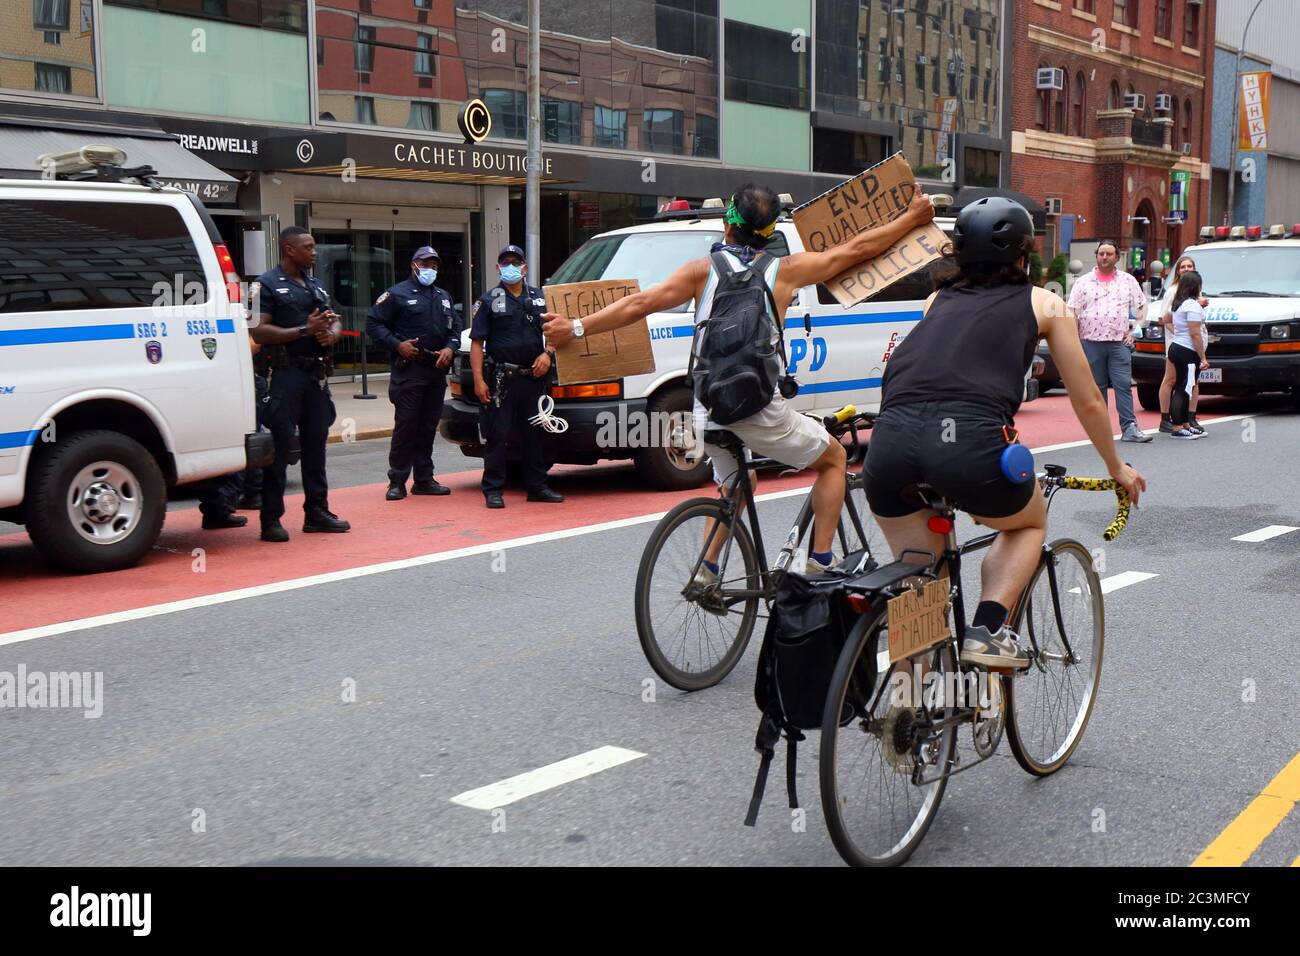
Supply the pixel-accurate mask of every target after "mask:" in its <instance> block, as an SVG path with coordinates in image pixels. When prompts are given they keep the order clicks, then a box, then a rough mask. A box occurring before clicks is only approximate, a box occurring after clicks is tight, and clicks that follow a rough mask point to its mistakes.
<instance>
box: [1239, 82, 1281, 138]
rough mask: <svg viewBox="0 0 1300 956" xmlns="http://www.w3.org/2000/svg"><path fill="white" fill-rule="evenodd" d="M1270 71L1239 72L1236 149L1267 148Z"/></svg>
mask: <svg viewBox="0 0 1300 956" xmlns="http://www.w3.org/2000/svg"><path fill="white" fill-rule="evenodd" d="M1272 83H1273V74H1272V73H1243V74H1241V115H1240V116H1239V117H1238V137H1237V148H1238V149H1268V100H1269V93H1270V91H1271V89H1272Z"/></svg>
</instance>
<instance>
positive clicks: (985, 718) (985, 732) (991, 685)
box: [971, 674, 1007, 757]
mask: <svg viewBox="0 0 1300 956" xmlns="http://www.w3.org/2000/svg"><path fill="white" fill-rule="evenodd" d="M981 696H984V695H981ZM987 700H988V704H989V706H988V707H984V706H982V705H983V704H984V700H981V701H979V704H980V705H981V706H977V707H976V708H975V714H974V717H973V718H972V719H971V738H972V741H971V742H972V744H973V745H974V747H975V753H976V754H978V755H979V756H981V757H991V756H992V755H993V754H994V753H995V752H996V751H997V749H998V744H1000V743H1002V733H1003V731H1004V730H1006V726H1007V706H1006V698H1005V697H1004V696H1003V694H1002V678H1001V677H1000V676H999V675H997V674H989V679H988V694H987Z"/></svg>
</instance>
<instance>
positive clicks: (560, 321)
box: [542, 259, 709, 348]
mask: <svg viewBox="0 0 1300 956" xmlns="http://www.w3.org/2000/svg"><path fill="white" fill-rule="evenodd" d="M708 274H709V264H708V262H707V261H706V260H704V259H696V260H695V261H693V262H688V263H686V265H684V266H682V267H681V268H680V269H678V270H677V271H676V272H674V273H673V274H672V275H670V276H669V277H668V278H667V279H665V280H664V281H663V282H660V283H659V284H658V285H656V286H652V287H651V288H649V289H646V290H645V291H644V292H638V293H636V294H635V295H629V296H627V297H625V298H622V299H619V300H618V301H617V302H613V303H610V304H609V305H607V306H605V308H603V309H601V310H600V311H599V312H595V313H593V314H592V315H589V316H587V318H585V319H583V320H582V327H583V333H584V334H585V335H592V334H594V333H596V332H608V331H610V330H611V329H621V328H622V327H623V326H625V325H631V324H632V323H633V322H636V321H639V320H641V319H644V318H645V317H646V316H647V315H651V314H653V313H655V312H664V311H666V310H668V309H672V308H676V307H677V306H679V305H683V304H685V303H687V302H690V301H691V299H693V298H695V297H696V296H697V295H698V293H699V290H700V289H701V288H702V287H703V285H704V282H705V280H706V279H707V278H708ZM542 318H544V319H545V320H546V324H545V325H543V326H542V331H543V332H545V333H546V341H547V343H548V344H549V346H550V347H552V348H557V347H559V346H561V345H567V344H568V343H569V342H571V341H572V340H573V321H572V320H571V319H566V318H565V317H564V316H562V315H557V314H556V313H554V312H548V313H546V315H544V316H543V317H542Z"/></svg>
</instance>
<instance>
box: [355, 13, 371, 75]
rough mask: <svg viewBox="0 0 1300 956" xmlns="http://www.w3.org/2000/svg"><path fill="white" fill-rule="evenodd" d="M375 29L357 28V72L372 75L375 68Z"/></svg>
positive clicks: (359, 26)
mask: <svg viewBox="0 0 1300 956" xmlns="http://www.w3.org/2000/svg"><path fill="white" fill-rule="evenodd" d="M374 44H375V28H374V27H363V26H361V25H359V24H358V26H357V72H358V73H370V72H371V71H373V70H374V68H375V45H374Z"/></svg>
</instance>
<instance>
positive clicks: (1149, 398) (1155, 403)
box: [1138, 385, 1160, 412]
mask: <svg viewBox="0 0 1300 956" xmlns="http://www.w3.org/2000/svg"><path fill="white" fill-rule="evenodd" d="M1138 404H1140V405H1141V406H1142V407H1143V408H1145V409H1146V410H1147V411H1148V412H1158V411H1160V386H1159V385H1139V386H1138Z"/></svg>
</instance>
